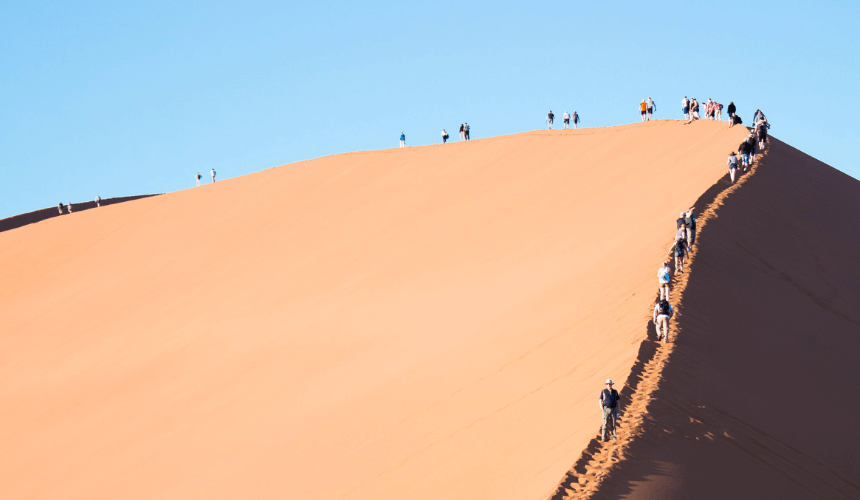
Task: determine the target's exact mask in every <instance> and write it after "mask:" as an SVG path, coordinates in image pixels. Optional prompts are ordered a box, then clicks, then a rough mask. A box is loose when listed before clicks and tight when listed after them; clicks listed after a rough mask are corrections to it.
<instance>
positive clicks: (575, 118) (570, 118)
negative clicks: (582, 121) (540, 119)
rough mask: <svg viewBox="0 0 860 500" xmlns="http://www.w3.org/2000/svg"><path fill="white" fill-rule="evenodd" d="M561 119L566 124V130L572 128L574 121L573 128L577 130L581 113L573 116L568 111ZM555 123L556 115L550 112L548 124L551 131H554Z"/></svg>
mask: <svg viewBox="0 0 860 500" xmlns="http://www.w3.org/2000/svg"><path fill="white" fill-rule="evenodd" d="M561 119H562V120H563V123H564V130H567V129H569V128H570V122H571V121H573V128H576V125H577V124H578V123H579V113H577V112H576V111H574V112H573V114H570V113H568V112H567V111H565V112H564V114H563V115H562V116H561ZM554 121H555V115H554V114H553V112H552V110H549V113H547V114H546V123H547V125H548V126H549V129H550V130H552V124H553V122H554Z"/></svg>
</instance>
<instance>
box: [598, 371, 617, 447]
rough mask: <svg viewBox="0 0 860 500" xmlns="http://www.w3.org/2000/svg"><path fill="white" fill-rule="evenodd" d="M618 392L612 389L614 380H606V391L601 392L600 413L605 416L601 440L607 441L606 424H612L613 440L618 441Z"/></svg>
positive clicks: (601, 429)
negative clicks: (608, 422) (616, 428)
mask: <svg viewBox="0 0 860 500" xmlns="http://www.w3.org/2000/svg"><path fill="white" fill-rule="evenodd" d="M618 399H619V396H618V391H616V390H615V389H613V388H612V379H611V378H608V379H606V389H603V390H602V391H600V400H599V403H600V412H601V414H602V415H603V426H602V427H601V428H600V440H601V441H606V422H607V421H610V422H612V439H618V435H617V434H616V433H615V427H616V425H615V424H617V423H618V411H619V407H620V405H619V404H618Z"/></svg>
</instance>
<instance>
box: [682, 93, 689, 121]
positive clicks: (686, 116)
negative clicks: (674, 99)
mask: <svg viewBox="0 0 860 500" xmlns="http://www.w3.org/2000/svg"><path fill="white" fill-rule="evenodd" d="M681 111H682V112H683V113H684V119H685V120H687V119H689V118H690V100H689V99H687V96H684V98H683V99H681Z"/></svg>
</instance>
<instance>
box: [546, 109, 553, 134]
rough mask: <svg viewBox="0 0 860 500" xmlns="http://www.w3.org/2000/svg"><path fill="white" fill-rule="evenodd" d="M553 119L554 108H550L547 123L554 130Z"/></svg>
mask: <svg viewBox="0 0 860 500" xmlns="http://www.w3.org/2000/svg"><path fill="white" fill-rule="evenodd" d="M553 120H555V115H554V114H552V110H549V113H547V114H546V123H547V124H548V125H549V129H550V130H552V122H553Z"/></svg>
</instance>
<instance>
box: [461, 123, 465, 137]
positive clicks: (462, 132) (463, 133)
mask: <svg viewBox="0 0 860 500" xmlns="http://www.w3.org/2000/svg"><path fill="white" fill-rule="evenodd" d="M460 140H461V141H465V140H466V128H465V127H464V126H463V124H462V123H461V124H460Z"/></svg>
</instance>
